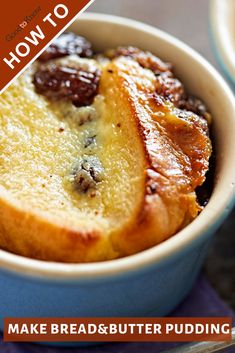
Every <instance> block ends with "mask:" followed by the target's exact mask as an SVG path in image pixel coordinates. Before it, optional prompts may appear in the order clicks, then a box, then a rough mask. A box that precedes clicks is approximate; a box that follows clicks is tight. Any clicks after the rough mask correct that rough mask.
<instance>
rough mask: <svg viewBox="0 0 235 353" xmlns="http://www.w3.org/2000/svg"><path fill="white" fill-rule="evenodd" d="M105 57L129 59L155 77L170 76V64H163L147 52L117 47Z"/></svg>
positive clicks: (133, 48)
mask: <svg viewBox="0 0 235 353" xmlns="http://www.w3.org/2000/svg"><path fill="white" fill-rule="evenodd" d="M107 55H108V57H110V58H111V59H112V58H115V57H118V56H127V57H131V58H132V59H134V60H136V61H137V62H138V63H139V64H140V65H141V66H142V67H144V68H145V69H150V70H151V71H153V72H154V73H155V75H160V74H162V73H163V72H165V73H167V74H168V76H172V72H171V70H172V66H171V64H169V63H165V62H163V61H162V60H161V59H159V58H158V57H157V56H155V55H153V54H151V53H150V52H148V51H143V50H140V49H138V48H135V47H118V48H117V49H116V50H114V51H109V52H108V54H107Z"/></svg>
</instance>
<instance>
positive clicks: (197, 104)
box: [180, 96, 207, 116]
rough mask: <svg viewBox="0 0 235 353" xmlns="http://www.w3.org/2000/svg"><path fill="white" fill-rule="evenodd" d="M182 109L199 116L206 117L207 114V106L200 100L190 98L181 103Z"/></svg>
mask: <svg viewBox="0 0 235 353" xmlns="http://www.w3.org/2000/svg"><path fill="white" fill-rule="evenodd" d="M180 108H181V109H185V110H190V111H191V112H193V113H196V114H197V115H200V116H204V115H205V114H206V113H207V109H206V106H205V104H204V103H203V102H202V101H201V100H200V99H198V98H196V97H193V96H189V97H187V99H184V100H182V101H181V103H180Z"/></svg>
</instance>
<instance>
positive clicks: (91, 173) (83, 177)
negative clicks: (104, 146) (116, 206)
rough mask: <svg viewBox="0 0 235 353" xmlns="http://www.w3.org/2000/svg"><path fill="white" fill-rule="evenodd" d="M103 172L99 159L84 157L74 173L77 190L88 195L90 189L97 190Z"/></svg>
mask: <svg viewBox="0 0 235 353" xmlns="http://www.w3.org/2000/svg"><path fill="white" fill-rule="evenodd" d="M103 171H104V170H103V167H102V164H101V162H100V160H99V159H98V158H97V157H93V156H87V157H84V158H83V159H82V160H81V161H80V162H79V164H78V165H77V166H76V167H75V168H74V171H73V174H74V186H75V188H76V190H78V191H80V192H84V193H86V192H87V191H88V190H90V189H95V188H96V185H97V183H99V182H101V181H102V177H103Z"/></svg>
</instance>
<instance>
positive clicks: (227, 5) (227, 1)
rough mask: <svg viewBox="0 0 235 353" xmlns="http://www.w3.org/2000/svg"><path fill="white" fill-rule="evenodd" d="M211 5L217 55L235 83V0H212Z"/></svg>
mask: <svg viewBox="0 0 235 353" xmlns="http://www.w3.org/2000/svg"><path fill="white" fill-rule="evenodd" d="M210 6H211V8H210V12H211V25H212V34H213V39H214V43H215V49H216V52H217V57H218V59H219V60H220V63H221V64H222V66H223V69H224V70H225V71H226V73H227V75H228V77H229V79H230V80H231V81H232V82H233V83H234V84H235V1H234V0H211V3H210Z"/></svg>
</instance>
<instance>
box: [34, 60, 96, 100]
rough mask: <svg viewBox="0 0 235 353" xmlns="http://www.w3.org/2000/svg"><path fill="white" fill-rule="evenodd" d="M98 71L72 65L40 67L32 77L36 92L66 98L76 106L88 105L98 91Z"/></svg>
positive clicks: (53, 97) (50, 96) (48, 96)
mask: <svg viewBox="0 0 235 353" xmlns="http://www.w3.org/2000/svg"><path fill="white" fill-rule="evenodd" d="M99 79H100V72H99V71H98V70H94V71H93V72H91V71H85V70H83V69H77V68H73V67H64V66H55V65H53V66H51V67H50V68H41V69H40V70H38V71H37V72H36V73H35V75H34V78H33V83H34V85H35V88H36V91H37V93H40V94H43V95H44V96H45V97H47V98H50V99H55V100H58V99H66V100H70V101H72V102H73V104H74V105H75V106H77V107H80V106H85V105H90V104H92V102H93V99H94V97H95V95H96V94H97V91H98V84H99Z"/></svg>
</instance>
